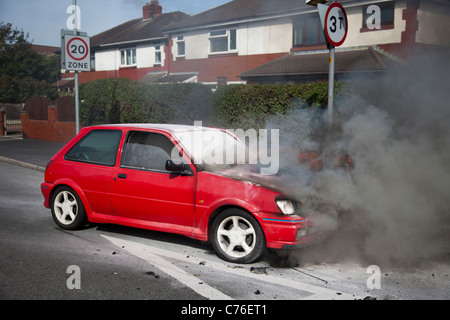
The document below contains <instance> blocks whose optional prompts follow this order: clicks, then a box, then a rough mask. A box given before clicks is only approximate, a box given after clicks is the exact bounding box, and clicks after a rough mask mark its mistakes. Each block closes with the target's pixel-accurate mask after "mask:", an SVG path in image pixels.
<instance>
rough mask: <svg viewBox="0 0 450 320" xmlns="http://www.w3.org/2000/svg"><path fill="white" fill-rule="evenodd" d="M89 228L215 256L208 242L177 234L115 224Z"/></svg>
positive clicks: (96, 225) (97, 225)
mask: <svg viewBox="0 0 450 320" xmlns="http://www.w3.org/2000/svg"><path fill="white" fill-rule="evenodd" d="M90 227H95V228H96V230H97V231H103V232H108V233H115V234H121V235H125V236H131V237H137V238H141V239H147V240H152V241H160V242H165V243H172V244H178V245H183V246H188V247H191V248H194V249H201V250H205V252H206V253H208V254H215V253H214V250H213V248H212V246H211V245H210V244H209V243H208V242H204V241H200V240H196V239H192V238H189V237H186V236H183V235H179V234H174V233H167V232H159V231H154V230H147V229H138V228H133V227H127V226H121V225H115V224H95V225H92V226H90Z"/></svg>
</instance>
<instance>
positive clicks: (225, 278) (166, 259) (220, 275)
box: [0, 161, 450, 301]
mask: <svg viewBox="0 0 450 320" xmlns="http://www.w3.org/2000/svg"><path fill="white" fill-rule="evenodd" d="M42 179H43V173H42V172H40V171H37V170H31V169H28V168H24V167H21V166H17V165H13V164H10V163H5V162H3V161H0V181H2V183H0V257H1V260H0V299H2V300H5V299H26V300H29V299H38V300H41V299H51V300H54V299H58V300H59V299H63V300H66V299H69V300H72V299H83V300H84V299H89V300H99V299H101V300H111V299H113V300H119V299H120V300H123V299H132V300H185V301H202V300H216V299H217V300H223V301H225V300H228V299H233V300H235V301H236V300H237V301H260V300H266V301H268V300H270V301H280V300H295V301H296V300H302V299H325V300H331V299H348V300H354V299H364V298H373V299H449V298H450V267H449V263H448V262H449V260H448V259H445V258H444V259H440V260H437V261H429V262H427V263H426V264H424V265H423V266H421V267H390V268H389V269H387V268H384V267H383V266H381V271H380V272H379V283H380V288H370V287H369V286H368V279H369V277H370V276H371V275H372V273H371V271H370V272H368V271H369V270H368V267H369V265H367V264H365V263H364V262H361V261H352V260H343V261H340V260H339V259H334V260H333V261H329V260H328V261H325V260H323V261H317V259H312V260H310V261H304V262H303V263H302V264H300V265H299V264H297V263H293V262H292V261H293V260H292V255H294V256H295V255H298V254H299V253H298V252H294V253H290V252H289V253H285V252H283V253H281V254H280V253H274V252H271V253H269V254H268V255H267V256H266V257H265V258H264V259H262V260H261V261H259V262H257V263H255V264H252V265H235V264H230V263H227V262H225V261H222V260H220V259H219V258H217V257H216V256H215V254H214V253H213V252H212V250H211V248H210V247H209V246H208V245H207V244H205V243H202V242H199V241H195V240H192V239H188V238H185V237H182V236H178V235H170V234H163V233H159V232H152V231H146V230H137V229H132V228H125V227H120V226H108V225H92V226H89V227H88V228H86V229H84V230H81V231H70V232H68V231H63V230H61V229H59V228H57V227H56V225H55V223H54V222H53V220H52V217H51V215H50V211H49V210H48V209H46V208H44V207H43V205H42V201H43V198H42V195H41V194H40V183H41V182H42ZM307 250H310V251H311V250H315V249H314V248H309V249H307ZM73 266H75V268H77V269H76V270H78V271H73V269H71V268H73ZM75 284H76V285H78V287H76V286H74V285H75ZM71 285H72V287H71ZM70 287H71V288H70Z"/></svg>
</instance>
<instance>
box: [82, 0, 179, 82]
mask: <svg viewBox="0 0 450 320" xmlns="http://www.w3.org/2000/svg"><path fill="white" fill-rule="evenodd" d="M186 16H187V15H186V14H184V13H182V12H179V11H177V12H170V13H163V12H162V6H161V5H159V2H158V1H156V0H152V1H151V2H150V3H148V4H146V5H144V6H143V8H142V17H140V18H137V19H134V20H130V21H128V22H125V23H123V24H121V25H119V26H116V27H114V28H112V29H109V30H107V31H104V32H102V33H100V34H97V35H95V36H93V37H91V52H92V53H91V68H92V69H93V71H91V72H81V73H80V84H82V83H84V82H88V81H92V80H96V79H102V78H129V79H131V80H134V81H137V80H140V79H142V78H143V77H144V76H145V75H147V74H149V73H160V74H165V73H167V71H168V68H169V65H168V59H167V58H168V55H169V38H168V37H167V36H166V35H165V34H164V33H163V32H162V30H163V29H164V28H166V27H168V26H170V25H171V24H174V23H175V22H177V21H178V20H180V19H182V18H185V17H186Z"/></svg>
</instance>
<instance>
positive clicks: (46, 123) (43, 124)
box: [20, 106, 76, 142]
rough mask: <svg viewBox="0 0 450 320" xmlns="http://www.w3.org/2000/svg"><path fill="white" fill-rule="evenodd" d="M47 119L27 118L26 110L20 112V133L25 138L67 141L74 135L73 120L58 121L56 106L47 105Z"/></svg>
mask: <svg viewBox="0 0 450 320" xmlns="http://www.w3.org/2000/svg"><path fill="white" fill-rule="evenodd" d="M47 108H48V120H33V119H29V115H28V112H22V114H21V115H20V119H21V120H22V134H23V137H24V138H26V139H36V140H46V141H53V142H68V141H69V140H70V139H72V138H73V137H74V136H75V135H76V129H75V122H66V121H58V109H57V108H56V106H48V107H47Z"/></svg>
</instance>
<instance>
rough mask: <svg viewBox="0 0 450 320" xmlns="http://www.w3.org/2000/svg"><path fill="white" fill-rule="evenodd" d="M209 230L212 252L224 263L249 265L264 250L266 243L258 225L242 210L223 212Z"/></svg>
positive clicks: (234, 209)
mask: <svg viewBox="0 0 450 320" xmlns="http://www.w3.org/2000/svg"><path fill="white" fill-rule="evenodd" d="M211 230H212V235H211V238H212V239H211V240H212V241H211V242H212V245H213V247H214V250H215V251H216V254H217V255H218V256H219V257H220V258H222V259H224V260H226V261H230V262H234V263H251V262H253V261H255V260H256V259H258V258H260V257H261V255H262V254H263V252H264V250H265V247H266V242H265V238H264V233H263V231H262V229H261V227H260V225H259V223H258V222H257V221H256V219H255V218H254V217H253V216H252V215H250V214H249V213H247V212H245V211H244V210H241V209H238V208H233V209H227V210H225V211H223V212H222V213H220V214H219V215H218V216H217V217H216V219H215V220H214V222H213V224H212V229H211Z"/></svg>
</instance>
